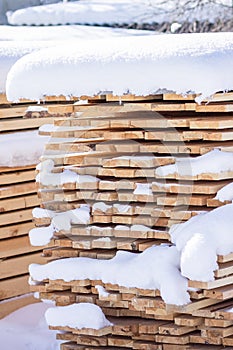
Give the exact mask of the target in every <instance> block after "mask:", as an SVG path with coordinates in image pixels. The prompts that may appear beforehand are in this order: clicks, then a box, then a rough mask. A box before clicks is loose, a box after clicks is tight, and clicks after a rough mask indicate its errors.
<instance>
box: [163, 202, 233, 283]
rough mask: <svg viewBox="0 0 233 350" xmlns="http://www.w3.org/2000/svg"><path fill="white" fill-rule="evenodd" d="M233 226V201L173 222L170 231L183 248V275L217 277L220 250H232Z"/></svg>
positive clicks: (208, 279) (176, 243) (198, 279)
mask: <svg viewBox="0 0 233 350" xmlns="http://www.w3.org/2000/svg"><path fill="white" fill-rule="evenodd" d="M232 226H233V204H228V205H225V206H222V207H220V208H217V209H214V210H212V211H210V212H208V213H204V214H199V215H197V216H194V217H193V218H191V219H190V220H188V221H187V222H185V223H182V224H178V225H173V226H172V227H171V229H170V232H169V233H170V235H171V240H172V242H173V243H174V244H175V245H176V248H177V249H178V250H179V251H180V252H181V262H180V267H181V273H182V275H183V276H185V277H187V278H189V279H190V280H194V281H204V282H207V281H212V280H214V271H215V270H216V269H217V268H218V265H217V254H220V255H226V254H229V253H231V252H233V235H232ZM194 262H195V263H194Z"/></svg>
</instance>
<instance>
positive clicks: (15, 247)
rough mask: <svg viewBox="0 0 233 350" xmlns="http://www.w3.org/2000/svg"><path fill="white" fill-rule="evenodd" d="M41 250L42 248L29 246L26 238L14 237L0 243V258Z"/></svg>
mask: <svg viewBox="0 0 233 350" xmlns="http://www.w3.org/2000/svg"><path fill="white" fill-rule="evenodd" d="M41 249H42V247H33V246H31V245H30V242H29V238H28V236H22V237H16V238H14V239H12V238H9V239H5V240H2V241H1V244H0V258H1V259H2V258H6V257H10V256H17V255H21V254H26V253H31V252H36V251H39V250H41Z"/></svg>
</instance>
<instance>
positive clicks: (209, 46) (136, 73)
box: [6, 33, 233, 101]
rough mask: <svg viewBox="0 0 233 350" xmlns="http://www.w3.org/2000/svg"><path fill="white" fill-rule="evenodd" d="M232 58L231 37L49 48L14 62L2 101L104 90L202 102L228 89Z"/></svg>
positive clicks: (150, 38) (215, 35) (135, 39)
mask: <svg viewBox="0 0 233 350" xmlns="http://www.w3.org/2000/svg"><path fill="white" fill-rule="evenodd" d="M232 54H233V33H207V34H203V33H202V34H183V35H154V36H152V35H151V36H147V37H145V36H144V37H133V38H127V37H125V38H114V39H111V40H109V39H106V40H99V41H98V40H96V41H93V42H91V44H90V42H82V43H79V44H78V45H72V46H70V45H68V46H64V47H62V48H61V47H56V48H48V49H44V50H40V51H39V52H34V53H31V54H29V55H27V56H24V57H22V58H21V59H20V60H18V62H16V64H15V65H14V66H13V67H12V69H11V70H10V72H9V74H8V78H7V84H6V90H7V97H8V99H9V100H12V101H17V100H18V99H19V98H29V99H37V100H38V99H40V98H43V96H44V95H61V94H63V95H65V96H70V95H76V96H80V95H83V94H85V95H94V94H96V93H98V92H100V91H109V90H110V91H113V92H114V94H117V95H122V94H124V93H126V92H131V93H134V94H137V95H147V94H152V93H156V92H157V91H160V90H161V89H167V90H170V91H174V92H177V93H183V94H185V93H187V92H190V91H192V92H195V93H201V94H202V97H201V98H204V97H207V96H210V95H211V94H213V93H215V92H216V91H225V90H229V89H232V88H233V86H232V85H233V83H232V81H233V72H232V71H231V70H229V69H228V67H230V66H231V63H232ZM35 81H36V82H37V83H36V84H35ZM45 81H46V84H44V82H45ZM19 86H20V89H19Z"/></svg>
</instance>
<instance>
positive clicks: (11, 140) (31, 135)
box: [0, 131, 49, 167]
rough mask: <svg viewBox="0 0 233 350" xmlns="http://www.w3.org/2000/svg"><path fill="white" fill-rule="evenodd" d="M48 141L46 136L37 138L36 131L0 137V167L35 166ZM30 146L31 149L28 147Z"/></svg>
mask: <svg viewBox="0 0 233 350" xmlns="http://www.w3.org/2000/svg"><path fill="white" fill-rule="evenodd" d="M48 139H49V138H48V137H47V136H39V135H38V132H37V131H27V132H17V133H11V134H4V135H1V139H0V166H2V167H17V166H26V165H34V164H37V163H38V161H39V159H40V157H41V155H42V154H43V151H44V145H45V143H46V142H48ZM32 144H33V147H30V145H32Z"/></svg>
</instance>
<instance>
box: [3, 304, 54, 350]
mask: <svg viewBox="0 0 233 350" xmlns="http://www.w3.org/2000/svg"><path fill="white" fill-rule="evenodd" d="M49 307H50V308H51V304H45V303H36V304H32V305H28V306H25V307H23V308H21V309H19V310H17V311H15V312H13V313H11V314H10V315H8V316H6V317H5V318H3V319H1V320H0V344H1V348H2V349H4V350H13V349H17V350H26V349H28V350H59V348H60V347H59V344H60V342H59V341H57V340H56V332H55V331H51V330H49V328H48V326H47V323H46V320H45V317H44V313H45V312H46V310H47V309H48V308H49Z"/></svg>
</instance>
